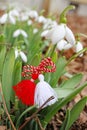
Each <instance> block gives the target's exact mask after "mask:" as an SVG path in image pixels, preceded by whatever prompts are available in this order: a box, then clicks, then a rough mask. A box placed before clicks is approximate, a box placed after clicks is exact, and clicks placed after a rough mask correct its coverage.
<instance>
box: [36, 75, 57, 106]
mask: <svg viewBox="0 0 87 130" xmlns="http://www.w3.org/2000/svg"><path fill="white" fill-rule="evenodd" d="M38 78H39V80H40V82H39V83H37V85H36V89H35V96H34V103H35V104H36V105H38V107H41V106H42V105H43V104H44V103H45V102H46V101H47V100H48V99H49V98H50V97H51V96H53V97H54V99H52V100H50V101H49V102H48V103H46V105H44V107H46V106H49V105H52V104H54V103H55V102H56V101H57V100H58V98H57V95H56V93H55V91H54V90H53V89H52V88H51V86H50V85H49V84H48V83H47V82H45V81H44V76H43V75H42V74H40V75H39V77H38Z"/></svg>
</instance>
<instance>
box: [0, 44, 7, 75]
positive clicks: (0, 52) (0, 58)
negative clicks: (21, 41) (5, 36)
mask: <svg viewBox="0 0 87 130" xmlns="http://www.w3.org/2000/svg"><path fill="white" fill-rule="evenodd" d="M5 54H6V46H0V74H2V70H3V63H4V59H5Z"/></svg>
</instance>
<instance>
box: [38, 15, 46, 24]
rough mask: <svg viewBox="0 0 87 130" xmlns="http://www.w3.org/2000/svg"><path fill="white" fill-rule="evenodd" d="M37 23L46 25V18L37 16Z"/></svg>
mask: <svg viewBox="0 0 87 130" xmlns="http://www.w3.org/2000/svg"><path fill="white" fill-rule="evenodd" d="M37 21H38V23H43V24H45V23H46V21H47V20H46V18H45V17H44V16H39V17H38V19H37Z"/></svg>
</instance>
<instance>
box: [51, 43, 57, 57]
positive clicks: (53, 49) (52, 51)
mask: <svg viewBox="0 0 87 130" xmlns="http://www.w3.org/2000/svg"><path fill="white" fill-rule="evenodd" d="M56 45H57V44H55V45H54V46H53V48H52V50H51V53H50V57H52V56H53V53H54V51H55V48H56Z"/></svg>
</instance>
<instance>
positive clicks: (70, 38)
mask: <svg viewBox="0 0 87 130" xmlns="http://www.w3.org/2000/svg"><path fill="white" fill-rule="evenodd" d="M65 31H66V34H65V38H66V40H67V41H68V42H69V43H70V44H71V45H74V44H75V37H74V34H73V32H72V31H71V29H69V28H68V27H67V26H65Z"/></svg>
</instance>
